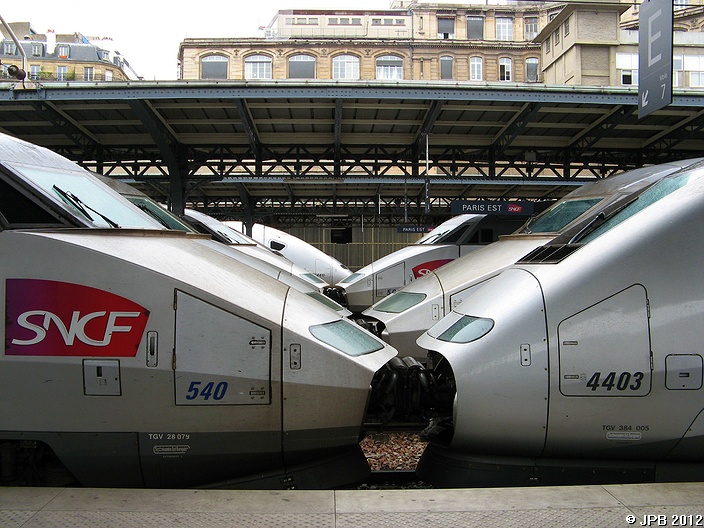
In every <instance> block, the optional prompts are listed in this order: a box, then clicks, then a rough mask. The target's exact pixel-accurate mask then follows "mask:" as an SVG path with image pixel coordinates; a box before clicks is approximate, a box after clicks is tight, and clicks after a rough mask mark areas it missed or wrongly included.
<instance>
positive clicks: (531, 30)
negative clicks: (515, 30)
mask: <svg viewBox="0 0 704 528" xmlns="http://www.w3.org/2000/svg"><path fill="white" fill-rule="evenodd" d="M524 24H525V30H526V40H529V41H530V40H533V39H534V38H535V37H537V36H538V17H533V16H531V17H526V18H525V21H524Z"/></svg>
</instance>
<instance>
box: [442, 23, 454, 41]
mask: <svg viewBox="0 0 704 528" xmlns="http://www.w3.org/2000/svg"><path fill="white" fill-rule="evenodd" d="M438 38H439V39H452V38H455V19H454V18H438Z"/></svg>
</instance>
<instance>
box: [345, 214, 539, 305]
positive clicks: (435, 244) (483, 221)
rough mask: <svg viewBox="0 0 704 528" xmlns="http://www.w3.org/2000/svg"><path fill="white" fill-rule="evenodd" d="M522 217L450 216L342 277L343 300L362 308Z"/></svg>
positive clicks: (477, 245) (490, 238) (516, 224)
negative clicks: (408, 242)
mask: <svg viewBox="0 0 704 528" xmlns="http://www.w3.org/2000/svg"><path fill="white" fill-rule="evenodd" d="M524 219H525V218H524ZM524 219H523V220H524ZM523 220H519V219H518V218H500V217H495V216H489V215H483V214H462V215H458V216H455V217H453V218H450V219H449V220H447V221H445V222H443V223H442V224H440V225H439V226H438V227H436V228H435V229H433V230H432V231H431V232H430V233H428V234H426V235H424V236H423V237H421V238H420V239H419V240H418V241H417V242H416V243H415V244H411V245H410V246H407V247H405V248H402V249H399V250H398V251H394V252H393V253H391V254H389V255H386V256H384V257H382V258H380V259H378V260H376V261H374V262H372V263H371V264H369V265H368V266H365V267H363V268H362V269H360V270H359V271H357V272H355V273H353V274H352V275H350V276H348V277H346V278H345V279H343V280H341V281H339V282H338V283H337V285H336V286H337V288H339V289H340V290H341V291H342V298H343V299H345V301H344V302H342V304H346V305H347V307H348V308H349V309H350V310H352V311H353V312H361V311H363V310H365V309H366V308H369V307H370V306H371V305H372V304H374V303H375V302H378V301H380V300H381V299H383V298H385V297H386V296H388V295H390V294H392V293H394V292H395V291H397V290H399V289H401V288H402V287H403V286H404V285H406V284H408V283H409V282H411V281H413V280H415V279H418V278H420V277H422V276H424V275H426V274H428V273H431V272H432V271H433V270H435V269H437V268H440V267H441V266H444V265H445V264H447V263H448V262H451V261H452V260H454V259H456V258H458V257H460V256H462V255H466V254H467V253H469V252H471V251H475V250H477V249H478V248H480V247H482V245H486V244H490V243H491V242H494V241H496V240H497V239H498V237H499V235H503V234H507V233H511V232H513V231H515V230H516V229H517V228H518V227H520V225H521V223H522V222H523Z"/></svg>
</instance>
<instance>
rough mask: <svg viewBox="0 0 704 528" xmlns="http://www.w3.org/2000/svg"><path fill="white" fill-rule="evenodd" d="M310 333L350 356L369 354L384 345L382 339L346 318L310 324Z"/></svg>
mask: <svg viewBox="0 0 704 528" xmlns="http://www.w3.org/2000/svg"><path fill="white" fill-rule="evenodd" d="M310 333H311V334H313V335H314V336H315V337H316V338H317V339H319V340H320V341H322V342H323V343H325V344H327V345H330V346H331V347H333V348H335V349H337V350H339V351H341V352H344V353H345V354H347V355H348V356H352V357H358V356H364V355H366V354H371V353H372V352H376V351H377V350H381V349H382V348H384V346H385V344H384V342H383V341H380V340H378V339H376V338H374V337H373V336H372V335H371V334H370V333H369V332H367V331H366V330H363V329H362V328H361V327H360V326H358V325H356V324H354V323H351V322H349V321H348V320H346V319H340V320H339V321H334V322H332V323H324V324H320V325H315V326H311V327H310Z"/></svg>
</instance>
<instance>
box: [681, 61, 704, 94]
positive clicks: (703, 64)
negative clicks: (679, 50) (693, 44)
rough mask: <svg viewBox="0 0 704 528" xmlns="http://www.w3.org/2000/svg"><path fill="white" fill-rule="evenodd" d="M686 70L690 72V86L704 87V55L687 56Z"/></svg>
mask: <svg viewBox="0 0 704 528" xmlns="http://www.w3.org/2000/svg"><path fill="white" fill-rule="evenodd" d="M684 70H685V71H688V72H689V86H690V87H691V88H701V87H702V86H704V55H685V56H684Z"/></svg>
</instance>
